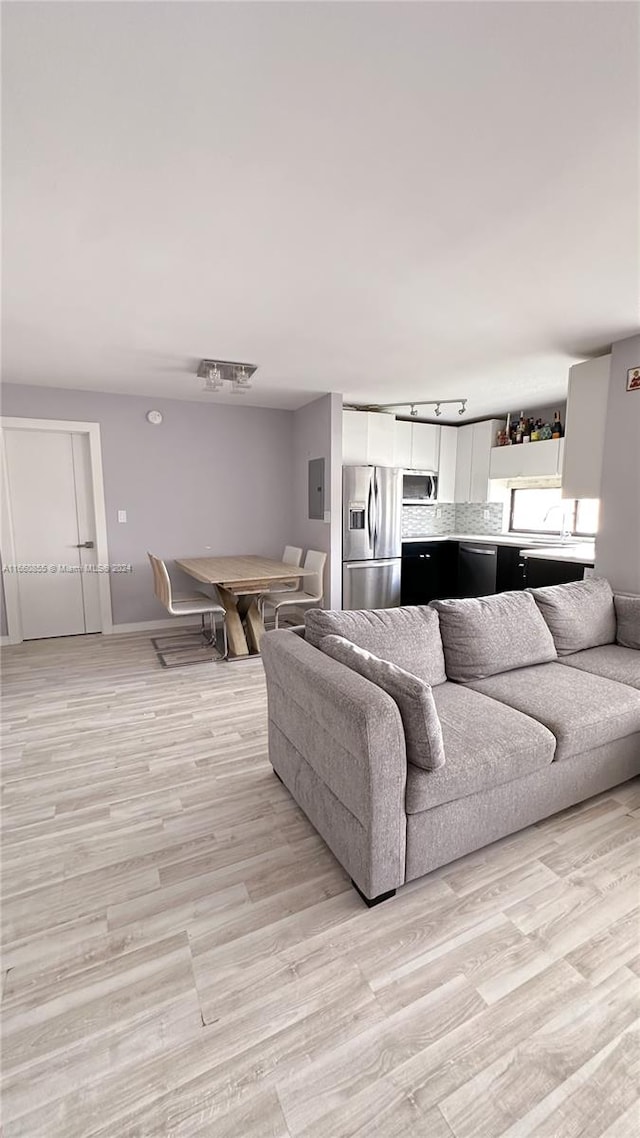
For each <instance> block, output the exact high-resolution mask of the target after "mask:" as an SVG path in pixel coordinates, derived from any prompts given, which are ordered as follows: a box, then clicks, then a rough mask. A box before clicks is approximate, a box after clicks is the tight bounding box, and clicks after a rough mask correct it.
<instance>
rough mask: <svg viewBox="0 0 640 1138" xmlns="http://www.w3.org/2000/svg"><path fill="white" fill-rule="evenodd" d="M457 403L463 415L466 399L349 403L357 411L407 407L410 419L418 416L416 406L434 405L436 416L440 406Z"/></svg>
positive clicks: (439, 411) (438, 415)
mask: <svg viewBox="0 0 640 1138" xmlns="http://www.w3.org/2000/svg"><path fill="white" fill-rule="evenodd" d="M451 403H456V404H457V403H459V404H460V407H459V410H458V414H459V415H464V413H465V411H466V410H467V400H466V399H417V400H416V401H415V402H412V403H366V404H363V403H356V404H351V406H353V407H355V409H356V410H358V411H397V410H399V409H400V408H402V407H408V408H409V414H410V416H411V418H412V419H415V418H417V416H418V407H435V414H436V416H437V417H438V418H440V416H441V415H442V408H443V407H444V406H445V405H446V404H451Z"/></svg>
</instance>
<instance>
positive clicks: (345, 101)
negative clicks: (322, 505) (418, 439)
mask: <svg viewBox="0 0 640 1138" xmlns="http://www.w3.org/2000/svg"><path fill="white" fill-rule="evenodd" d="M3 9H4V11H3V18H4V25H5V27H4V67H3V73H4V89H5V96H4V113H5V128H4V199H5V200H4V208H5V237H4V258H5V276H4V378H5V380H7V381H12V382H17V383H35V384H42V385H54V386H63V387H78V388H89V389H99V390H103V391H121V392H135V393H139V394H156V395H165V396H174V397H179V398H185V399H211V398H217V399H220V398H221V397H220V396H214V397H212V396H206V395H203V394H202V393H201V391H200V381H199V380H197V379H196V377H195V374H194V373H195V367H196V364H197V361H198V359H199V358H200V357H201V356H214V357H218V358H222V359H240V360H246V361H248V362H252V363H257V364H259V371H258V373H257V376H256V381H255V389H254V391H253V392H252V394H251V395H250V396H244V397H243V398H244V399H245V400H246V401H247V402H252V403H256V404H260V405H263V406H272V407H290V408H294V407H298V406H301V405H302V404H304V403H306V402H308V401H309V399H311V398H312V397H313V396H314V395H315V394H317V393H319V392H323V391H327V390H333V391H339V392H343V393H344V396H345V400H347V401H369V402H389V401H392V400H395V399H430V398H434V399H435V398H442V399H445V398H451V397H458V396H466V397H468V399H469V416H470V417H476V416H478V415H483V414H487V413H492V412H498V411H502V410H505V409H509V408H515V407H517V408H518V409H519V408H520V406H521V404H523V402H526V403H527V405H528V406H529V407H531V408H533V407H534V406H536V405H539V404H543V403H547V404H548V403H549V402H553V401H554V400H555V399H557V398H560V397H561V396H562V395H563V394H564V392H565V390H566V377H567V368H568V365H569V364H570V363H571V362H574V361H575V360H576V359H582V358H584V357H585V356H587V355H589V354H598V353H600V352H601V351H602V350H604V349H606V347H607V346H608V345H609V344H610V343H611V341H612V340H615V339H619V338H622V337H624V336H626V335H630V334H632V333H633V332H635V331H636V326H637V320H638V278H637V258H638V245H637V229H636V221H637V217H636V214H637V193H638V182H637V151H638V133H637V132H638V118H637V80H638V55H637V13H638V9H637V7H636V6H635V5H634V4H626V3H620V4H618V3H601V4H581V3H561V4H539V3H537V2H531V3H527V2H525V3H508V4H496V5H494V4H493V3H460V4H458V3H449V2H447V3H410V4H399V3H395V4H392V3H385V4H375V3H365V4H360V3H355V4H341V3H335V4H332V3H315V4H295V3H292V4H286V3H279V4H271V3H257V4H253V3H237V4H216V3H194V4H186V3H184V4H178V3H173V4H159V3H149V4H147V3H138V4H135V3H122V4H111V3H106V4H97V3H83V4H66V3H51V4H49V3H44V4H36V3H31V4H19V3H12V4H9V5H7V4H4V5H3ZM226 398H227V399H231V400H233V399H234V397H233V396H227V397H226ZM236 398H237V397H236ZM444 417H447V416H444ZM449 417H450V418H451V419H452V421H457V422H459V421H460V420H459V419H458V416H457V413H456V410H455V408H454V409H453V412H452V414H451V416H449Z"/></svg>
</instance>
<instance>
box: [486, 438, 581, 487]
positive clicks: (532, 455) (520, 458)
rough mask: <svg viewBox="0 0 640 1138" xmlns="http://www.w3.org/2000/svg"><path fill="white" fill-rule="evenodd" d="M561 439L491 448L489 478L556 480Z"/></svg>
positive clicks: (560, 457) (558, 471)
mask: <svg viewBox="0 0 640 1138" xmlns="http://www.w3.org/2000/svg"><path fill="white" fill-rule="evenodd" d="M562 442H563V440H562V439H545V440H544V441H543V442H537V443H522V444H520V445H519V446H509V447H493V449H492V451H491V465H490V468H489V475H490V477H491V478H536V477H538V478H556V477H557V476H558V474H560V471H561V459H562V451H563V447H562V446H561V444H562Z"/></svg>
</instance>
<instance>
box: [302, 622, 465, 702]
mask: <svg viewBox="0 0 640 1138" xmlns="http://www.w3.org/2000/svg"><path fill="white" fill-rule="evenodd" d="M304 621H305V628H306V639H307V640H308V641H309V643H310V644H313V646H314V648H319V647H320V641H321V640H322V638H323V637H324V636H343V637H344V638H345V640H350V641H351V643H352V644H357V646H358V647H359V648H364V649H365V650H366V651H367V652H372V653H373V654H374V656H379V657H380V659H381V660H387V661H388V662H389V663H390V664H397V665H398V667H399V668H404V670H405V672H411V674H412V675H414V676H417V677H418V678H419V679H421V680H424V682H425V683H427V684H432V685H433V684H443V683H444V682H445V680H446V678H447V677H446V675H445V670H444V655H443V652H442V640H441V637H440V625H439V621H438V614H437V612H434V611H433V609H431V608H429V606H428V605H415V606H412V607H411V608H397V609H362V610H348V609H345V610H344V611H338V610H330V609H310V610H309V611H308V612H307V613H306V614H305V618H304Z"/></svg>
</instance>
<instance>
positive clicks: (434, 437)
mask: <svg viewBox="0 0 640 1138" xmlns="http://www.w3.org/2000/svg"><path fill="white" fill-rule="evenodd" d="M439 461H440V427H439V426H437V425H436V424H435V423H412V424H411V469H412V470H437V469H438V463H439Z"/></svg>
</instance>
